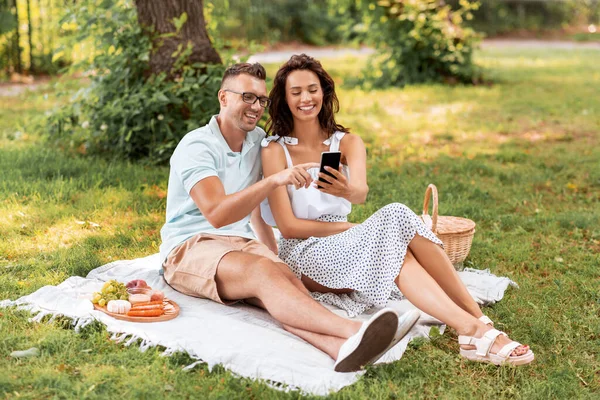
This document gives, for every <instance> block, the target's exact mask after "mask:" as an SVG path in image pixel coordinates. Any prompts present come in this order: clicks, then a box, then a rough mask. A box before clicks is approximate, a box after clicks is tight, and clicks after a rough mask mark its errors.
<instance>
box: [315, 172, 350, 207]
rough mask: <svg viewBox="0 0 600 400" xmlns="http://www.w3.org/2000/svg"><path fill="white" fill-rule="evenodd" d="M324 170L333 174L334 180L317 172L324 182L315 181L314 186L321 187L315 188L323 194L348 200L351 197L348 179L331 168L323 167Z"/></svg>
mask: <svg viewBox="0 0 600 400" xmlns="http://www.w3.org/2000/svg"><path fill="white" fill-rule="evenodd" d="M325 170H326V171H327V172H330V173H331V174H333V176H334V177H335V179H334V178H332V177H331V176H329V175H327V174H324V173H322V172H319V178H322V179H324V180H325V182H323V181H321V180H318V181H316V182H315V183H314V184H315V185H318V186H321V187H320V188H319V187H318V186H317V188H318V189H319V190H320V191H321V192H323V193H327V194H330V195H332V196H337V197H342V198H344V199H346V200H350V197H351V195H352V185H350V182H348V179H347V178H346V177H345V176H344V175H343V174H342V173H341V172H340V171H338V170H336V169H333V168H331V167H325Z"/></svg>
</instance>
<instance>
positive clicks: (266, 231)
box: [250, 206, 278, 254]
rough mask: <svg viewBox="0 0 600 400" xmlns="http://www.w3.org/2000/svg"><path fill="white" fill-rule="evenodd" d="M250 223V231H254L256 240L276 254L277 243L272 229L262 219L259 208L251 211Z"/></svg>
mask: <svg viewBox="0 0 600 400" xmlns="http://www.w3.org/2000/svg"><path fill="white" fill-rule="evenodd" d="M250 223H251V224H252V229H253V230H254V233H256V236H257V237H258V240H260V241H261V242H263V243H264V244H265V245H266V246H267V247H268V248H269V250H271V251H272V252H273V253H275V254H277V252H278V251H277V241H276V240H275V234H274V233H273V228H271V227H270V226H269V225H268V224H267V223H266V222H265V220H264V219H263V218H262V215H261V214H260V206H258V207H256V208H255V209H254V211H252V214H251V215H250Z"/></svg>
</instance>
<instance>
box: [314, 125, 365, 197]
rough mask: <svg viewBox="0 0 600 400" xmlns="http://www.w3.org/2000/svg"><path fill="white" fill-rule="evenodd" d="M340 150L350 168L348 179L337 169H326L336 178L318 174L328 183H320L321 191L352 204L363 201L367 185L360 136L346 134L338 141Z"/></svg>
mask: <svg viewBox="0 0 600 400" xmlns="http://www.w3.org/2000/svg"><path fill="white" fill-rule="evenodd" d="M340 151H341V152H342V154H343V155H344V156H345V157H346V162H347V164H348V168H349V169H350V179H346V177H345V176H344V175H342V174H341V173H340V172H339V171H335V170H331V169H328V171H329V172H331V173H332V174H333V175H334V176H335V177H336V178H337V179H331V178H329V177H328V176H327V175H324V174H322V175H320V176H321V177H322V178H323V179H325V180H326V181H327V182H328V183H325V184H321V186H322V189H319V190H320V191H322V192H323V193H327V194H331V195H333V196H337V197H342V198H344V199H346V200H348V201H349V202H350V203H352V204H361V203H364V202H365V200H366V199H367V193H369V186H368V185H367V151H366V149H365V144H364V143H363V141H362V139H361V137H360V136H357V135H353V134H350V133H348V134H346V135H344V137H343V138H342V140H341V141H340ZM328 178H329V179H328Z"/></svg>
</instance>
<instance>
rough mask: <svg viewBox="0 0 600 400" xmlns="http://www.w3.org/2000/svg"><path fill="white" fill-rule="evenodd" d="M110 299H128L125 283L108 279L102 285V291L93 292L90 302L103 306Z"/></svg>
mask: <svg viewBox="0 0 600 400" xmlns="http://www.w3.org/2000/svg"><path fill="white" fill-rule="evenodd" d="M111 300H129V294H127V288H126V287H125V284H123V283H121V282H118V281H115V280H114V279H113V280H110V281H108V282H106V283H105V284H104V286H102V291H100V292H94V295H93V297H92V303H94V304H98V305H99V306H101V307H104V306H105V305H106V304H107V303H108V302H109V301H111Z"/></svg>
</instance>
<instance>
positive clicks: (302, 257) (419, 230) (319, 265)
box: [279, 203, 442, 317]
mask: <svg viewBox="0 0 600 400" xmlns="http://www.w3.org/2000/svg"><path fill="white" fill-rule="evenodd" d="M317 220H318V221H325V222H340V221H346V218H345V217H341V216H337V215H323V216H321V217H319V218H318V219H317ZM416 234H418V235H420V236H423V237H425V238H427V239H429V240H431V241H432V242H434V243H436V244H438V245H440V246H441V245H442V242H441V241H440V240H439V239H438V238H437V237H436V236H435V235H434V234H433V232H431V230H429V229H428V228H427V227H426V226H425V225H424V224H423V222H422V221H421V219H420V218H419V217H418V216H417V215H416V214H415V213H414V212H413V211H412V210H411V209H410V208H408V207H406V206H405V205H403V204H400V203H392V204H388V205H387V206H385V207H383V208H381V209H380V210H379V211H377V212H376V213H374V214H373V215H372V216H371V217H369V218H368V219H367V220H366V221H365V222H363V223H362V224H360V225H356V226H354V227H353V228H351V229H349V230H347V231H345V232H342V233H338V234H337V235H332V236H327V237H309V238H308V239H281V240H280V242H279V258H281V259H282V260H283V261H284V262H285V263H287V264H288V265H289V267H290V268H291V270H292V271H293V272H294V273H295V274H296V276H298V277H300V276H302V275H305V276H307V277H309V278H311V279H312V280H314V281H316V282H318V283H320V284H321V285H323V286H326V287H328V288H332V289H344V288H350V289H354V292H352V293H350V294H344V295H335V294H333V293H313V294H312V295H313V297H314V298H315V299H317V300H320V301H323V302H325V303H328V304H332V305H335V306H337V307H339V308H341V309H343V310H345V311H346V312H347V313H348V315H349V316H350V317H353V316H355V315H358V314H361V313H362V312H364V311H366V310H368V309H369V308H371V307H372V306H379V307H381V306H385V304H386V303H387V302H388V300H389V299H398V298H401V296H402V294H401V293H400V291H399V290H398V287H397V286H396V284H395V283H394V280H395V279H396V277H397V276H398V274H399V273H400V268H401V267H402V264H403V263H404V257H405V255H406V249H407V247H408V244H409V243H410V241H411V240H412V239H413V238H414V236H415V235H416Z"/></svg>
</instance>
